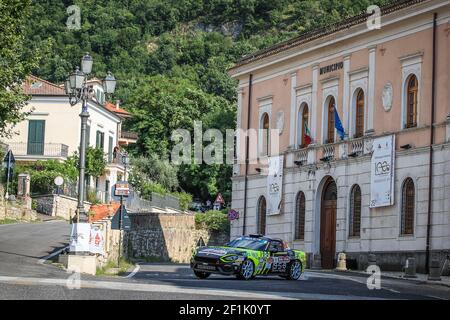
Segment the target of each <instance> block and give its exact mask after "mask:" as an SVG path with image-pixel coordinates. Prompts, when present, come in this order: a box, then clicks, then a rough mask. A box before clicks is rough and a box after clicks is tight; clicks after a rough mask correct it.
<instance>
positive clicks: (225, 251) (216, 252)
mask: <svg viewBox="0 0 450 320" xmlns="http://www.w3.org/2000/svg"><path fill="white" fill-rule="evenodd" d="M249 250H250V249H238V248H233V247H201V248H198V250H197V254H196V255H197V256H199V257H203V256H207V257H218V258H220V257H223V256H226V255H229V254H242V253H244V252H247V251H249Z"/></svg>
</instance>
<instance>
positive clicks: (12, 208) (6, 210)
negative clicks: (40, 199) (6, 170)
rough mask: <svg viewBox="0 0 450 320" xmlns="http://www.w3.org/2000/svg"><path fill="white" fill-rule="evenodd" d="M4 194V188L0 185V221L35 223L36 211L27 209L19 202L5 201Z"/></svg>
mask: <svg viewBox="0 0 450 320" xmlns="http://www.w3.org/2000/svg"><path fill="white" fill-rule="evenodd" d="M4 194H5V190H4V187H3V186H2V185H1V184H0V220H4V219H14V220H25V221H35V220H36V219H37V215H36V211H34V210H31V209H28V208H27V207H26V205H25V204H22V203H21V201H5V200H4V198H3V196H4Z"/></svg>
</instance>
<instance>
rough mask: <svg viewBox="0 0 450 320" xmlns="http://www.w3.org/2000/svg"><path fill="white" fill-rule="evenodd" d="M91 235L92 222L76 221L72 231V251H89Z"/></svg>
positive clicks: (70, 243)
mask: <svg viewBox="0 0 450 320" xmlns="http://www.w3.org/2000/svg"><path fill="white" fill-rule="evenodd" d="M90 236H91V224H90V223H74V224H72V231H71V232H70V241H69V250H70V251H71V252H74V251H78V252H89V239H90Z"/></svg>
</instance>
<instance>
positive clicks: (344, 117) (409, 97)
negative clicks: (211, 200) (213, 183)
mask: <svg viewBox="0 0 450 320" xmlns="http://www.w3.org/2000/svg"><path fill="white" fill-rule="evenodd" d="M370 19H371V17H370V16H369V15H364V14H363V15H360V16H357V17H354V18H350V19H348V20H345V21H343V22H341V23H339V24H336V25H333V26H330V27H329V28H324V29H321V30H316V31H313V32H310V33H307V34H304V35H300V36H299V37H297V38H294V39H292V40H290V41H286V42H283V43H280V44H278V45H275V46H273V47H270V48H268V49H266V50H262V51H260V52H256V53H254V54H252V55H249V56H246V57H244V58H243V59H242V60H241V61H240V62H238V63H237V64H236V65H235V66H234V67H233V68H232V69H230V70H229V73H230V74H231V76H232V77H233V78H235V79H237V80H238V81H239V89H238V112H237V114H238V115H237V126H238V129H242V131H241V132H240V133H238V134H237V137H236V141H237V143H236V145H237V147H236V148H237V155H238V158H239V159H238V160H236V163H235V165H234V169H233V171H234V177H233V192H232V206H233V209H236V210H238V211H239V212H240V213H241V215H240V218H239V220H236V221H234V222H233V223H232V230H231V235H232V236H237V235H241V234H242V233H247V234H248V233H262V234H267V235H269V236H278V237H281V238H283V239H285V240H286V241H288V242H289V244H290V245H291V246H292V247H293V248H295V249H301V250H305V251H306V252H307V253H308V254H309V263H310V265H316V266H318V267H323V268H333V267H334V266H335V263H336V257H337V254H338V253H339V252H345V253H347V259H348V263H349V264H350V266H351V267H353V268H356V267H358V268H364V267H365V266H366V265H367V259H368V255H369V254H374V255H375V256H376V258H377V264H378V265H380V266H381V267H382V269H384V270H399V269H401V267H402V266H403V265H404V263H405V260H406V259H407V258H409V257H415V258H416V263H417V265H418V267H419V270H421V271H423V270H425V269H426V266H427V265H428V264H429V261H430V259H432V258H433V257H437V258H443V257H445V255H446V254H448V253H449V252H450V72H449V70H450V1H442V0H441V1H434V0H410V1H398V2H394V3H392V4H390V5H388V6H385V7H382V8H381V28H375V29H374V28H371V27H370V26H369V24H368V21H369V20H370ZM336 113H337V115H338V117H339V119H337V117H336ZM336 121H337V122H339V121H340V122H341V123H342V127H343V129H344V131H345V133H344V135H343V136H342V137H341V134H340V132H339V130H336V129H335V128H336V127H338V128H339V126H338V125H336ZM248 129H256V130H257V132H258V134H257V142H256V147H255V146H254V145H253V144H251V142H250V146H248V147H247V145H246V144H248V141H249V140H248V139H247V137H246V136H244V135H243V133H242V132H246V130H248ZM267 129H269V130H272V129H277V130H278V133H277V135H276V136H274V135H273V134H268V133H267V132H269V130H267ZM390 136H393V137H394V147H393V153H394V157H393V168H392V169H393V170H392V172H393V178H392V180H393V181H392V189H391V191H390V192H389V194H388V196H389V197H392V199H391V205H387V206H383V207H376V208H371V207H372V205H371V203H370V202H371V174H372V172H373V168H372V165H371V163H372V160H373V159H372V157H373V152H374V147H375V148H376V146H374V145H373V144H374V142H375V141H380V140H378V139H380V138H382V137H390ZM249 139H250V138H249ZM275 140H276V143H275ZM250 141H251V140H250ZM275 144H276V146H274V145H275ZM252 148H256V149H257V150H256V151H255V153H256V156H252V155H253V154H255V153H252V152H249V150H250V151H251V149H252ZM277 154H281V155H283V160H284V163H283V183H282V199H283V200H282V203H281V210H280V213H279V214H275V215H267V214H266V213H267V198H268V194H267V190H268V188H267V176H266V175H265V174H262V173H261V172H264V170H262V169H264V168H265V167H267V163H268V159H270V158H271V157H272V156H276V155H277ZM252 157H253V158H252ZM246 160H248V163H249V164H248V165H247V164H246ZM430 160H431V161H430ZM430 176H431V177H432V179H431V180H430ZM430 187H431V188H430ZM430 200H431V201H430Z"/></svg>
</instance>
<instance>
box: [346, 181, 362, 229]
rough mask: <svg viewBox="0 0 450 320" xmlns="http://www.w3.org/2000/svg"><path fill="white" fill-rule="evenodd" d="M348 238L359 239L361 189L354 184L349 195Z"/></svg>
mask: <svg viewBox="0 0 450 320" xmlns="http://www.w3.org/2000/svg"><path fill="white" fill-rule="evenodd" d="M349 222H350V225H349V228H350V230H349V236H350V237H359V236H360V230H361V188H360V187H359V186H358V185H357V184H355V185H354V186H353V188H352V191H351V193H350V217H349Z"/></svg>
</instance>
